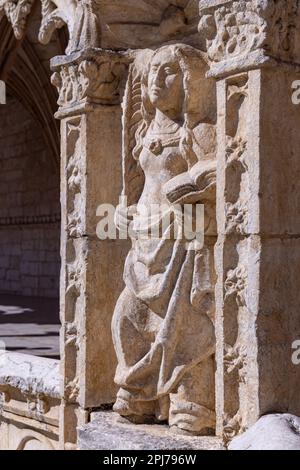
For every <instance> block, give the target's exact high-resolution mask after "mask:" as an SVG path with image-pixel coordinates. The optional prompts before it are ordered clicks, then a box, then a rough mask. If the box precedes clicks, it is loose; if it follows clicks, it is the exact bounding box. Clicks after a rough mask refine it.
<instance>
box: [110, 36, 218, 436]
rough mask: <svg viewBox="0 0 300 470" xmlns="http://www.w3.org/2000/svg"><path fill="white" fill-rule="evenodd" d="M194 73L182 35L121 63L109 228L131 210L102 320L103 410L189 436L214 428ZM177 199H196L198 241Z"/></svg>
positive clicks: (200, 87)
mask: <svg viewBox="0 0 300 470" xmlns="http://www.w3.org/2000/svg"><path fill="white" fill-rule="evenodd" d="M206 71H207V66H206V64H205V61H204V58H203V57H202V56H201V54H200V53H199V52H198V51H197V50H196V49H193V48H192V47H190V46H187V45H182V44H176V45H171V46H165V47H162V48H160V49H158V50H157V51H155V52H152V51H143V52H142V53H141V54H138V55H137V57H136V60H135V62H134V64H133V65H132V66H131V69H130V72H129V78H128V83H127V90H126V93H125V99H124V105H123V109H124V117H123V196H124V197H126V198H127V203H128V206H126V207H125V206H124V207H122V205H121V206H119V208H118V213H117V219H116V220H117V222H118V224H119V227H120V226H121V225H122V224H124V223H126V219H127V221H128V217H130V214H134V217H133V224H132V225H131V228H132V231H131V238H132V249H131V251H130V252H129V255H128V257H127V260H126V263H125V269H124V281H125V286H126V287H125V290H124V291H123V293H122V294H121V296H120V298H119V300H118V302H117V305H116V308H115V313H114V317H113V323H112V331H113V339H114V344H115V350H116V353H117V357H118V368H117V371H116V376H115V381H116V384H117V385H118V387H119V391H118V395H117V401H116V403H115V405H114V410H115V411H116V412H117V413H119V414H120V415H121V416H122V417H123V418H126V419H128V420H130V421H132V422H135V423H143V422H152V423H153V422H160V423H161V422H168V423H169V425H170V426H171V427H172V428H173V429H174V430H175V431H177V432H187V433H190V434H198V435H200V434H207V433H211V432H214V428H215V410H214V350H215V336H214V286H215V272H214V262H213V256H214V255H213V250H214V244H215V242H216V220H215V191H216V155H215V151H216V134H215V119H216V101H215V84H214V82H213V81H211V80H209V79H207V78H206V76H205V73H206ZM187 204H189V205H190V207H192V208H193V209H196V206H197V205H200V204H202V205H204V227H203V230H204V234H203V238H204V242H203V243H202V244H201V243H197V242H196V240H193V239H188V238H187V237H186V233H185V232H184V233H183V231H182V230H183V229H182V227H184V225H185V222H186V220H185V219H184V220H183V224H182V225H180V224H178V219H177V217H178V209H179V212H180V211H181V209H183V208H184V207H185V205H187ZM162 208H163V209H162ZM152 209H154V213H153V212H152ZM166 216H169V222H168V223H165V220H166ZM124 219H125V220H124ZM154 226H155V227H154ZM154 228H155V229H156V232H155V233H156V235H155V236H154V237H152V236H151V235H150V232H151V233H153V232H152V231H153V229H154ZM145 234H147V235H146V236H145ZM157 234H160V235H157ZM179 235H180V236H179Z"/></svg>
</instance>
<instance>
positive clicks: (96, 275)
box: [52, 49, 126, 448]
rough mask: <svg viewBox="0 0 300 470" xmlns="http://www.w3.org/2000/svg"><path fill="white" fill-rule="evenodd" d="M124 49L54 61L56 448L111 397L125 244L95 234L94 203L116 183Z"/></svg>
mask: <svg viewBox="0 0 300 470" xmlns="http://www.w3.org/2000/svg"><path fill="white" fill-rule="evenodd" d="M125 63H126V59H125V58H124V56H123V55H122V54H119V53H114V52H105V51H102V50H101V49H97V50H91V49H90V50H89V51H87V52H79V53H75V54H72V55H70V56H63V57H56V58H54V59H53V60H52V69H53V71H54V75H53V77H52V81H53V84H54V85H56V86H57V88H58V91H59V100H58V104H59V105H60V108H59V111H58V113H57V115H56V117H57V118H58V119H61V142H62V144H61V145H62V148H61V203H62V235H61V257H62V270H61V323H62V332H61V353H62V357H61V367H62V370H61V372H62V376H63V381H64V383H63V403H62V408H61V423H60V428H61V446H62V447H63V446H64V448H72V447H73V446H74V445H75V444H76V426H77V425H79V424H83V423H84V422H85V421H86V420H87V419H88V414H89V410H91V409H95V408H99V407H100V406H101V405H103V404H109V403H112V402H113V401H114V398H115V386H114V382H113V377H114V372H115V369H116V359H115V353H114V349H113V345H112V336H111V326H110V325H111V318H112V314H113V310H114V306H115V303H116V300H117V298H118V295H119V294H120V292H121V291H122V269H120V266H122V265H123V259H124V255H125V253H124V250H125V249H126V244H125V246H124V242H123V243H122V244H121V243H120V242H119V241H117V240H100V239H99V238H97V235H96V227H97V222H98V221H99V219H98V218H97V215H96V214H97V207H98V206H99V205H100V204H107V203H108V204H113V205H114V206H116V205H117V204H118V197H119V194H120V192H121V186H122V171H121V135H122V130H121V106H120V101H121V98H120V93H121V89H122V77H123V72H124V71H125V69H126V64H125Z"/></svg>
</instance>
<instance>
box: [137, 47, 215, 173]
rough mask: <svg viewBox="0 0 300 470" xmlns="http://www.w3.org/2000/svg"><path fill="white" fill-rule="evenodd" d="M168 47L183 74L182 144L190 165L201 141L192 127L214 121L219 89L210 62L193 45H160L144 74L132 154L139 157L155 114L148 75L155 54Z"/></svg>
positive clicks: (194, 160)
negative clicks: (139, 120)
mask: <svg viewBox="0 0 300 470" xmlns="http://www.w3.org/2000/svg"><path fill="white" fill-rule="evenodd" d="M165 49H168V51H169V54H170V55H171V56H173V58H174V59H175V60H177V62H178V64H179V67H180V69H181V72H182V75H183V89H184V100H183V108H182V113H183V125H182V127H181V138H180V144H179V148H180V150H181V152H182V155H183V157H184V158H185V159H186V161H187V163H188V167H189V168H191V167H192V166H193V165H194V164H195V163H197V161H198V158H197V155H196V153H197V152H195V149H196V148H197V146H198V144H197V141H196V139H195V135H194V132H193V129H194V128H195V127H196V126H197V125H198V124H199V123H201V122H207V123H211V124H214V123H215V122H214V121H215V112H216V93H215V83H214V81H213V80H212V79H208V78H206V72H207V70H208V66H207V64H206V62H205V60H204V58H203V56H202V54H201V53H200V52H199V51H197V50H196V49H194V48H193V47H191V46H187V45H182V44H175V45H168V46H163V47H162V48H160V49H158V50H157V51H156V52H155V53H154V54H153V56H152V58H151V60H150V62H149V65H148V67H147V70H146V72H145V73H144V74H143V76H142V84H141V85H142V108H141V115H142V121H141V123H140V125H139V126H138V128H137V131H136V134H135V140H136V146H135V148H134V149H133V157H134V158H135V160H139V156H140V153H141V151H142V149H143V141H144V138H145V136H146V134H147V132H148V129H149V127H150V125H151V122H152V121H153V119H154V117H155V108H154V106H153V105H152V104H151V102H150V99H149V95H148V75H149V71H150V67H151V62H152V60H153V58H154V57H155V56H156V55H157V54H159V53H160V52H161V51H163V50H165Z"/></svg>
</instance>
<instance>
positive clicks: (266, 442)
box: [228, 414, 300, 450]
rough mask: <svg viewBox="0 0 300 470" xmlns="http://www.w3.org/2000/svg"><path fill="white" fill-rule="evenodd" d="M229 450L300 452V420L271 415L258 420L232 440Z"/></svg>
mask: <svg viewBox="0 0 300 470" xmlns="http://www.w3.org/2000/svg"><path fill="white" fill-rule="evenodd" d="M228 448H229V450H300V418H298V417H297V416H294V415H291V414H282V415H281V414H273V415H267V416H263V417H262V418H260V419H259V420H258V421H257V423H255V424H254V426H252V427H251V428H250V429H249V430H248V431H247V432H245V434H242V435H241V436H239V437H236V438H235V439H233V441H232V442H231V443H230V445H229V447H228Z"/></svg>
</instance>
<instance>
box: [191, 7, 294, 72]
mask: <svg viewBox="0 0 300 470" xmlns="http://www.w3.org/2000/svg"><path fill="white" fill-rule="evenodd" d="M199 5H200V22H199V33H200V34H201V35H202V38H203V40H205V43H206V45H205V47H206V51H207V53H208V58H209V60H210V61H211V63H212V65H214V64H220V63H223V65H224V63H231V65H232V64H233V63H236V64H237V66H240V68H243V67H242V66H244V67H245V66H246V67H251V66H252V67H253V66H259V65H260V64H261V63H264V62H265V61H267V60H268V59H270V58H274V59H279V60H283V61H287V62H292V63H298V64H300V47H299V45H300V2H299V0H202V1H201V0H200V4H199Z"/></svg>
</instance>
